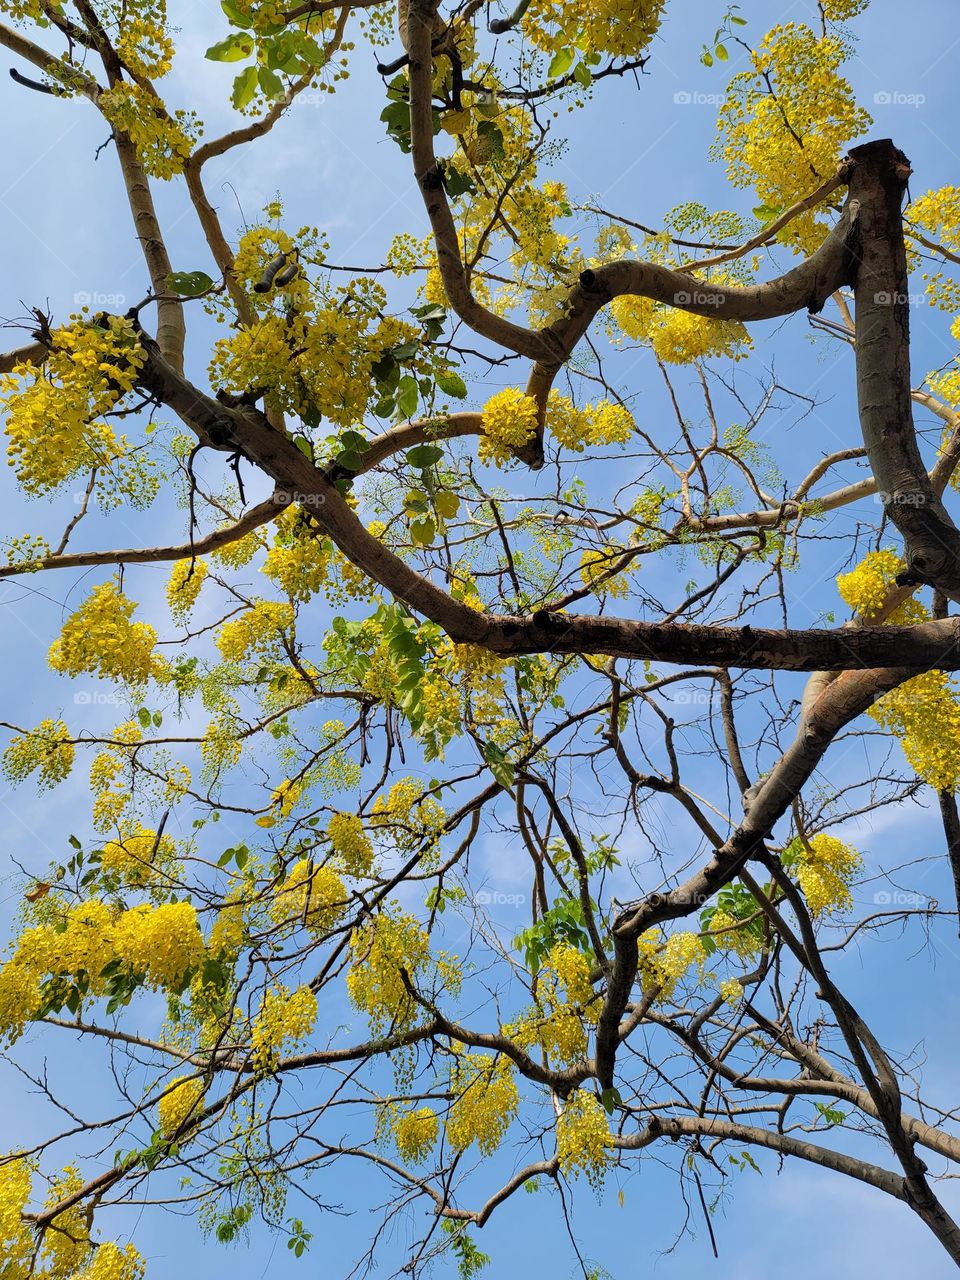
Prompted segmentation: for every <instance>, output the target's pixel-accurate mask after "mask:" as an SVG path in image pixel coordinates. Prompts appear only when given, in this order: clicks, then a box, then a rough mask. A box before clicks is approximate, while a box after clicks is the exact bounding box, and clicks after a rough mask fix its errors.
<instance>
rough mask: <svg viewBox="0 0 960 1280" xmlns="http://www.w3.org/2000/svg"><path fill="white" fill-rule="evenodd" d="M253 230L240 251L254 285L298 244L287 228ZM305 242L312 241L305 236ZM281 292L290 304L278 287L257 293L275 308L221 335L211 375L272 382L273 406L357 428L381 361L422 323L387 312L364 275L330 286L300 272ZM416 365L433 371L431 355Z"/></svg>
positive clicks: (231, 386) (219, 380) (221, 382)
mask: <svg viewBox="0 0 960 1280" xmlns="http://www.w3.org/2000/svg"><path fill="white" fill-rule="evenodd" d="M254 234H256V235H257V236H258V237H259V238H258V240H257V242H256V245H255V246H254V245H253V244H251V245H250V252H249V253H244V252H241V255H239V256H238V266H237V273H238V275H239V276H240V278H241V280H243V281H244V283H248V282H249V284H250V285H251V287H252V285H253V284H254V283H255V282H256V280H257V279H259V277H260V276H261V275H262V274H263V270H264V267H265V266H266V264H267V262H268V261H269V260H270V259H271V258H273V257H274V256H275V255H276V254H277V252H285V253H290V254H292V251H293V246H294V242H293V240H292V239H291V238H290V237H289V236H284V235H283V234H282V233H277V232H274V231H270V232H266V231H265V229H263V228H258V229H256V232H255V233H254ZM244 240H245V241H246V237H245V238H244ZM286 245H289V246H290V248H289V249H287V248H286V247H285V246H286ZM298 247H299V248H301V249H305V248H306V246H305V245H304V244H302V243H299V242H298ZM243 249H244V243H243V242H242V243H241V250H243ZM301 261H303V258H301ZM244 264H247V265H246V269H244ZM248 271H249V275H248V274H247V272H248ZM291 291H292V293H291ZM277 292H279V293H280V294H281V295H282V298H283V300H285V301H288V302H289V304H290V305H289V306H286V305H285V306H284V308H283V309H282V310H280V309H276V310H275V309H273V308H274V306H275V304H276V301H277V299H276V297H275V295H274V294H259V293H253V294H252V295H251V302H252V305H253V306H254V307H256V308H258V309H263V308H269V309H268V310H266V312H265V314H262V315H259V316H258V317H257V319H256V320H255V321H254V322H253V323H252V324H243V325H239V326H237V327H236V331H235V332H234V333H233V334H232V335H231V336H230V337H226V338H221V339H219V340H218V342H217V344H216V346H215V348H214V353H213V358H212V360H211V363H210V379H211V381H212V382H213V383H214V384H215V385H217V386H218V387H223V388H225V389H227V390H230V391H245V390H248V389H249V388H251V387H264V388H268V389H269V391H268V394H267V397H266V403H267V404H268V406H271V407H274V408H277V409H280V410H283V411H284V412H286V413H291V414H296V415H297V416H299V417H300V418H302V419H304V420H305V421H307V422H314V423H315V422H316V421H317V420H318V419H320V418H326V419H328V420H329V421H330V422H333V423H335V424H337V425H338V426H341V427H354V428H356V426H357V424H358V423H362V421H363V418H364V415H365V413H366V411H367V408H368V406H369V404H370V401H371V397H372V396H373V395H374V391H375V387H376V383H375V379H374V376H373V370H374V366H375V365H376V364H377V362H378V361H379V360H381V359H382V358H383V356H384V355H385V354H386V352H388V351H390V350H392V349H393V348H395V347H397V346H402V345H404V344H405V343H407V342H413V341H415V340H416V339H418V337H419V330H418V329H416V328H414V327H413V326H412V325H410V324H407V323H406V322H405V321H403V320H400V319H398V318H397V317H395V316H390V315H383V314H382V313H383V311H384V310H385V308H386V305H387V297H386V293H385V292H384V290H383V288H382V286H380V285H379V284H376V283H374V282H372V281H370V280H365V279H363V278H358V279H356V280H352V281H351V282H350V283H349V284H347V285H345V286H343V287H342V288H339V289H335V290H332V291H329V292H324V291H322V290H321V289H320V288H319V287H315V286H314V285H312V284H310V283H308V281H307V278H306V277H305V276H304V274H303V272H301V273H300V275H298V276H297V277H296V279H295V280H294V282H293V284H292V285H291V286H290V287H289V288H285V289H282V290H279V291H277ZM412 367H413V368H414V369H415V370H416V371H417V372H420V371H422V372H424V373H427V372H429V365H428V364H427V363H426V362H425V357H424V358H419V357H418V358H416V359H415V360H414V361H413V365H412Z"/></svg>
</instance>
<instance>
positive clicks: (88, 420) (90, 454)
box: [0, 316, 145, 494]
mask: <svg viewBox="0 0 960 1280" xmlns="http://www.w3.org/2000/svg"><path fill="white" fill-rule="evenodd" d="M144 358H145V357H144V351H143V348H142V347H141V345H140V341H139V339H138V337H137V335H136V332H135V330H134V329H133V326H132V325H131V323H130V321H129V320H127V319H125V318H123V317H120V316H108V317H105V318H104V319H103V320H102V322H99V321H98V323H96V324H94V323H92V322H91V321H89V320H88V319H85V318H83V317H80V316H73V317H71V323H70V324H69V325H65V326H64V327H63V328H60V329H56V330H54V332H53V343H52V346H51V348H50V353H49V355H48V357H47V359H46V361H45V362H44V363H43V364H42V365H32V364H21V365H16V366H15V367H14V368H13V370H12V371H11V372H10V373H9V374H5V375H3V377H2V378H0V406H2V407H3V408H4V409H5V410H6V424H5V429H6V432H7V437H8V440H9V444H8V447H7V454H8V457H9V460H10V463H11V465H12V466H13V467H14V469H15V471H16V473H17V480H18V481H19V483H20V485H21V487H22V488H23V489H24V491H25V492H27V493H30V494H41V493H46V492H49V491H50V490H52V489H56V488H58V487H59V486H60V485H62V484H63V483H64V482H65V481H66V480H68V479H70V478H71V477H72V476H75V475H76V474H77V473H78V472H81V471H88V470H90V469H92V468H93V467H98V468H100V469H103V468H107V467H109V466H110V464H111V463H113V462H114V461H115V460H116V459H118V458H122V457H124V456H125V454H126V453H127V443H126V440H125V439H124V437H122V436H121V437H120V438H119V439H118V438H117V437H116V436H115V435H114V433H113V431H112V430H111V429H110V427H109V426H108V425H107V424H106V423H105V422H102V421H98V420H97V419H98V418H100V417H101V416H102V415H103V414H106V413H108V412H109V411H110V410H111V409H113V408H114V407H115V406H116V405H117V403H118V402H119V400H120V399H121V398H122V397H123V396H124V395H126V394H127V393H128V392H129V391H130V390H132V388H133V385H134V383H135V382H136V378H137V371H138V370H139V368H140V366H141V365H142V364H143V361H144Z"/></svg>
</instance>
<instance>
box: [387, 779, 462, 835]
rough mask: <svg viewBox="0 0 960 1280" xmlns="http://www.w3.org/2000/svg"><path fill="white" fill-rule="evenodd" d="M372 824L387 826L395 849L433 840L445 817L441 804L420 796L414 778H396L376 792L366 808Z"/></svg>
mask: <svg viewBox="0 0 960 1280" xmlns="http://www.w3.org/2000/svg"><path fill="white" fill-rule="evenodd" d="M370 815H371V820H372V825H374V826H376V827H379V828H383V829H387V830H389V831H390V834H391V835H392V837H393V840H394V842H395V844H396V845H397V847H398V848H399V849H414V848H416V847H417V846H418V845H420V844H422V843H424V842H425V841H431V842H432V841H436V840H438V839H439V837H440V835H441V834H442V832H443V830H444V827H445V825H446V821H447V815H446V813H445V811H444V808H443V806H442V805H441V804H440V803H439V802H438V801H437V800H435V799H434V798H433V797H432V796H424V794H423V786H422V784H421V783H419V782H418V781H417V780H416V778H410V777H407V778H399V779H398V780H397V781H396V782H395V783H394V784H393V786H392V787H391V788H390V790H389V791H388V792H387V794H386V795H385V796H383V795H381V796H377V798H376V800H374V802H373V805H372V807H371V811H370Z"/></svg>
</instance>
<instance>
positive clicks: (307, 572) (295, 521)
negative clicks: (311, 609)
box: [263, 507, 330, 601]
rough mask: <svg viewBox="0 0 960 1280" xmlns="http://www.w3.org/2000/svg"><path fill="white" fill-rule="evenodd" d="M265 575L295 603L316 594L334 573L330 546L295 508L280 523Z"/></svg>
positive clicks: (282, 517) (267, 557)
mask: <svg viewBox="0 0 960 1280" xmlns="http://www.w3.org/2000/svg"><path fill="white" fill-rule="evenodd" d="M263 572H264V573H265V574H266V575H267V577H268V578H271V579H272V580H273V581H274V582H276V583H277V585H278V586H279V587H280V589H281V590H282V591H284V592H285V593H286V594H287V595H288V596H289V597H290V599H291V600H300V601H307V600H309V599H310V597H311V596H313V595H316V593H317V592H318V591H320V590H321V588H322V587H323V586H324V584H325V583H326V581H327V576H328V574H329V572H330V544H329V543H328V542H325V541H324V539H323V538H319V537H316V536H315V535H314V534H313V533H311V532H310V529H309V528H308V527H305V526H304V524H303V522H302V521H301V519H300V517H299V516H298V514H297V512H296V511H295V510H294V508H293V507H288V508H287V510H286V511H285V512H284V513H283V515H282V516H281V517H280V518H279V520H278V521H277V539H276V541H275V543H274V545H273V546H272V547H271V548H270V550H269V551H268V552H267V556H266V559H265V561H264V564H263Z"/></svg>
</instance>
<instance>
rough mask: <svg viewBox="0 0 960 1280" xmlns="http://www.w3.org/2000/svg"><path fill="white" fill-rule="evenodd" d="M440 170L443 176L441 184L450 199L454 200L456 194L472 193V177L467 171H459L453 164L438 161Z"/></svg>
mask: <svg viewBox="0 0 960 1280" xmlns="http://www.w3.org/2000/svg"><path fill="white" fill-rule="evenodd" d="M440 172H441V176H442V177H443V186H444V190H445V191H446V193H447V195H448V196H449V197H450V198H451V200H456V198H457V197H458V196H465V195H472V194H473V192H474V191H475V190H476V188H475V187H474V185H473V179H472V178H471V177H470V175H469V174H467V173H461V172H460V170H459V169H455V168H454V167H453V165H450V164H446V163H444V162H443V161H441V162H440Z"/></svg>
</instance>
